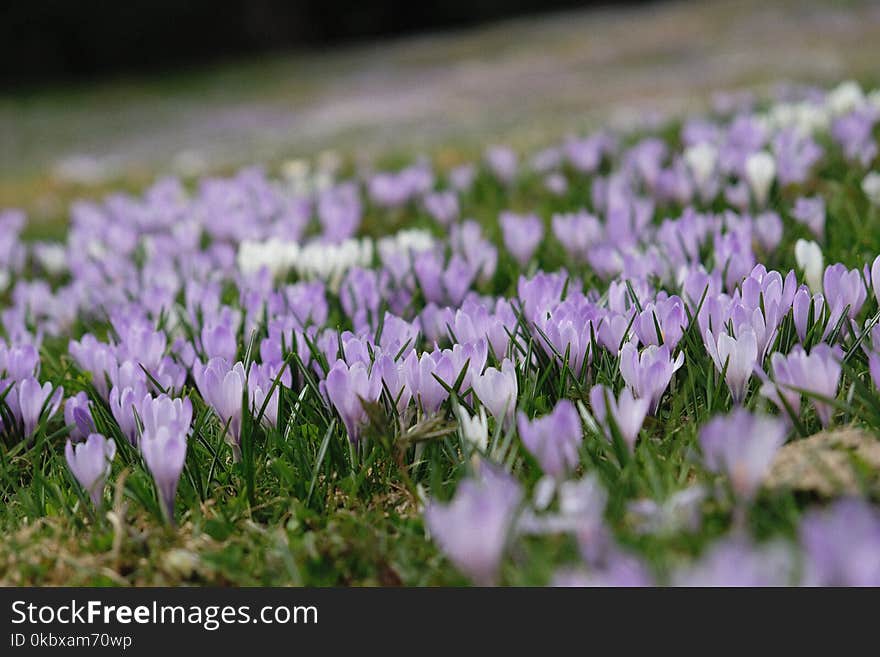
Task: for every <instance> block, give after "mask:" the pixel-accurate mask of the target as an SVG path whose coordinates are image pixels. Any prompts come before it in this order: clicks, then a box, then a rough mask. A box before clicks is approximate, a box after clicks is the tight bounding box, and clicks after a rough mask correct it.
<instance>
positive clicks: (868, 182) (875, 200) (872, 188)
mask: <svg viewBox="0 0 880 657" xmlns="http://www.w3.org/2000/svg"><path fill="white" fill-rule="evenodd" d="M862 191H863V192H864V193H865V196H866V197H867V198H868V200H869V201H870V202H871V204H872V205H880V173H878V172H876V171H871V172H870V173H869V174H868V175H867V176H865V177H864V179H863V180H862Z"/></svg>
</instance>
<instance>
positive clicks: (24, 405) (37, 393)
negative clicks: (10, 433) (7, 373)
mask: <svg viewBox="0 0 880 657" xmlns="http://www.w3.org/2000/svg"><path fill="white" fill-rule="evenodd" d="M10 394H11V393H10ZM63 394H64V389H63V388H62V387H61V386H58V387H57V388H55V389H54V392H53V388H52V384H51V383H48V382H46V383H44V384H43V385H42V386H41V385H40V382H39V381H37V380H36V379H35V378H33V377H28V378H26V379H24V380H23V381H21V382H20V383H19V384H18V412H19V414H20V419H21V422H22V425H23V426H24V436H25V438H31V437H32V436H33V435H34V431H36V428H37V425H38V424H39V423H40V419H41V418H42V417H44V414H45V417H47V418H50V417H52V416H53V415H55V413H57V412H58V407H59V406H60V405H61V398H62V395H63Z"/></svg>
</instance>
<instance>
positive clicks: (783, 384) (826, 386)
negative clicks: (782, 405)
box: [765, 343, 842, 427]
mask: <svg viewBox="0 0 880 657" xmlns="http://www.w3.org/2000/svg"><path fill="white" fill-rule="evenodd" d="M841 359H842V353H841V352H840V349H839V347H833V348H832V347H831V346H829V345H827V344H824V343H823V344H817V345H816V346H814V347H813V348H812V349H811V350H810V353H809V354H808V353H807V352H806V351H804V349H803V348H802V347H800V346H796V347H795V348H794V349H792V350H791V353H789V354H788V355H787V356H782V355H781V354H779V355H777V354H773V356H772V357H771V365H772V367H773V373H774V381H775V382H776V385H777V387H778V388H779V392H780V393H782V394H784V395H785V397H786V399H787V400H788V401H789V403H790V402H791V401H792V400H794V399H795V398H796V399H797V400H798V401H797V404H796V405H797V407H798V408H799V407H800V401H799V400H800V395H801V391H805V392H806V393H813V394H815V395H818V396H819V397H825V398H831V399H833V398H834V397H836V396H837V387H838V385H839V383H840V370H841V365H840V362H841ZM765 394H767V396H768V397H770V399H775V398H776V397H775V395H774V393H772V392H769V393H767V392H765ZM812 402H813V406H814V407H815V408H816V414H817V415H818V416H819V420H820V421H821V422H822V425H823V426H826V427H827V426H828V425H829V424H830V423H831V413H832V410H833V407H832V406H831V405H830V404H829V403H827V402H825V401H822V400H821V399H818V398H817V399H812ZM790 405H791V406H792V407H793V408H794V407H795V404H791V403H790ZM795 410H797V408H795Z"/></svg>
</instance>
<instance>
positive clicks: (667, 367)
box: [620, 342, 684, 413]
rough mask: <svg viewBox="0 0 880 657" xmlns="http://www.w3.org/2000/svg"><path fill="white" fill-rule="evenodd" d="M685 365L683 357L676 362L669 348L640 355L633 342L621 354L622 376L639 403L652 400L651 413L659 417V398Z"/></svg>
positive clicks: (648, 350)
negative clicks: (676, 373)
mask: <svg viewBox="0 0 880 657" xmlns="http://www.w3.org/2000/svg"><path fill="white" fill-rule="evenodd" d="M682 365H684V353H683V352H680V353H679V354H678V357H676V359H675V360H672V355H671V353H670V350H669V345H667V344H664V345H663V346H661V347H658V346H656V345H649V346H648V347H645V349H643V350H642V351H641V352H639V350H638V348H637V347H636V346H635V345H633V344H632V343H631V342H627V343H626V344H624V345H623V348H622V349H621V350H620V375H621V376H622V377H623V380H624V381H625V382H626V385H627V386H628V387H629V389H630V390H631V391H632V393H633V396H634V397H636V398H637V399H648V400H650V402H651V404H650V409H649V412H650V413H656V412H657V407H658V406H659V405H660V398H661V397H662V396H663V393H664V392H665V391H666V388H667V387H668V386H669V382H670V381H672V375H673V374H675V372H676V371H678V369H679V368H680V367H681V366H682Z"/></svg>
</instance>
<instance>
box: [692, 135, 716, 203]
mask: <svg viewBox="0 0 880 657" xmlns="http://www.w3.org/2000/svg"><path fill="white" fill-rule="evenodd" d="M684 161H685V163H686V164H687V166H688V169H690V172H691V175H692V176H693V178H694V182H695V183H696V185H697V188H698V189H699V190H700V191H701V192H702V191H703V190H705V189H707V188H708V186H709V183H710V182H711V181H712V174H713V173H715V166H716V165H717V163H718V149H717V148H715V147H714V146H713V145H712V144H710V143H709V142H705V141H702V142H700V143H699V144H696V145H695V146H691V147H689V148H688V149H687V150H685V152H684Z"/></svg>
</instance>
